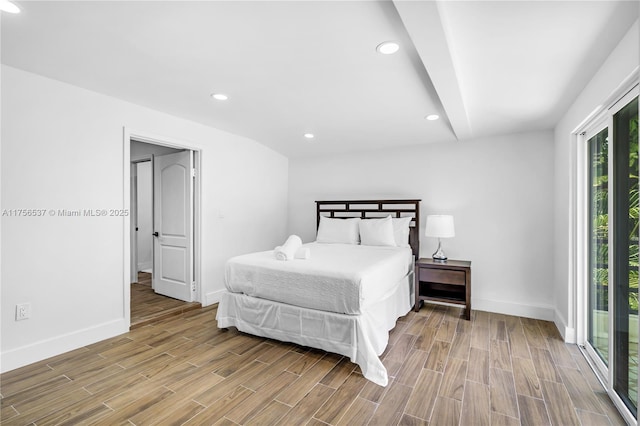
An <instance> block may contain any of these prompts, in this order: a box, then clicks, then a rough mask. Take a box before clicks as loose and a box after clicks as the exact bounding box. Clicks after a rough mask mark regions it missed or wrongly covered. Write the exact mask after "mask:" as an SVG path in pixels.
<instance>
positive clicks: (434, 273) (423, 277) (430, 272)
mask: <svg viewBox="0 0 640 426" xmlns="http://www.w3.org/2000/svg"><path fill="white" fill-rule="evenodd" d="M420 281H426V282H432V283H442V284H453V285H465V281H466V277H465V273H464V271H452V270H449V269H426V268H420Z"/></svg>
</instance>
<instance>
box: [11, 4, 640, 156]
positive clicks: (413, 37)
mask: <svg viewBox="0 0 640 426" xmlns="http://www.w3.org/2000/svg"><path fill="white" fill-rule="evenodd" d="M15 3H16V4H18V5H19V6H20V8H21V9H22V12H21V13H20V14H18V15H7V14H4V13H3V14H2V23H1V30H2V33H1V35H2V40H1V43H2V44H1V49H2V50H1V53H2V63H3V64H5V65H9V66H12V67H15V68H19V69H22V70H26V71H29V72H33V73H37V74H40V75H43V76H46V77H50V78H53V79H56V80H60V81H63V82H67V83H70V84H73V85H76V86H79V87H83V88H86V89H90V90H93V91H96V92H100V93H104V94H107V95H110V96H114V97H117V98H120V99H124V100H126V101H129V102H132V103H136V104H139V105H143V106H147V107H149V108H153V109H156V110H159V111H163V112H166V113H169V114H172V115H175V116H178V117H183V118H186V119H190V120H193V121H196V122H199V123H203V124H206V125H209V126H212V127H216V128H218V129H221V130H226V131H229V132H232V133H235V134H238V135H242V136H246V137H248V138H251V139H254V140H256V141H258V142H260V143H263V144H265V145H267V146H269V147H271V148H273V149H274V150H276V151H278V152H281V153H282V154H284V155H286V156H289V157H300V156H312V155H323V154H332V153H339V152H347V151H363V150H371V149H381V148H388V147H396V146H404V145H416V144H425V143H432V142H447V143H455V142H456V141H463V140H469V139H476V138H484V137H490V136H492V135H497V134H506V133H514V132H524V131H530V130H543V129H551V128H553V127H554V125H555V123H556V122H557V121H558V120H559V118H560V117H561V115H562V114H563V113H564V112H565V111H566V109H567V108H568V107H569V105H570V104H571V102H572V101H573V100H574V99H575V97H576V96H577V95H578V94H579V93H580V91H581V90H582V88H584V86H585V85H586V84H587V82H588V81H589V80H590V78H591V77H592V76H593V75H594V73H595V72H596V70H597V69H598V67H599V66H600V65H601V64H602V63H603V61H604V60H605V59H606V57H607V56H608V54H609V53H610V52H611V50H612V49H613V48H614V47H615V45H616V44H617V43H618V42H619V40H620V39H621V38H622V37H623V36H624V34H625V33H626V32H627V31H628V29H629V27H630V26H631V25H632V24H633V22H634V21H635V20H637V19H638V16H639V10H640V3H639V2H636V1H602V2H600V1H566V2H565V1H496V2H485V1H469V2H467V1H438V2H433V1H393V2H392V1H342V2H338V1H256V2H249V1H235V2H231V1H229V2H226V1H194V2H187V1H173V2H172V1H157V2H156V1H140V2H135V1H127V2H124V1H106V2H100V1H75V2H74V1H71V2H58V1H43V2H37V1H15ZM387 40H395V41H397V42H398V43H399V44H400V50H399V51H398V52H397V53H396V54H393V55H381V54H379V53H378V52H376V46H377V45H378V44H379V43H381V42H383V41H387ZM212 93H224V94H227V95H228V96H229V99H228V100H227V101H216V100H213V99H212V98H211V97H210V95H211V94H212ZM429 114H439V115H440V117H441V118H440V119H439V120H436V121H428V120H425V116H427V115H429ZM305 133H313V134H314V135H315V138H314V139H312V140H308V139H306V138H305V137H304V136H303V135H304V134H305Z"/></svg>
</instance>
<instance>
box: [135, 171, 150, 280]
mask: <svg viewBox="0 0 640 426" xmlns="http://www.w3.org/2000/svg"><path fill="white" fill-rule="evenodd" d="M136 167H137V173H136V176H137V188H136V191H137V192H136V194H137V196H138V202H137V205H136V207H137V210H138V212H137V216H138V217H137V220H138V232H137V233H136V234H137V237H138V253H137V254H138V256H137V261H138V265H137V269H138V271H142V270H145V269H151V268H152V267H153V236H152V235H151V234H152V233H153V186H152V185H153V180H152V173H153V171H152V170H151V161H145V162H144V163H137V164H136ZM138 271H136V272H138Z"/></svg>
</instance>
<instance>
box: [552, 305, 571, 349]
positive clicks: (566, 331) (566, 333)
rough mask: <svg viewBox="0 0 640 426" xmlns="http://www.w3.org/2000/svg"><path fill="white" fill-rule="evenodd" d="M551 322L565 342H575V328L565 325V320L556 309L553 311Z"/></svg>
mask: <svg viewBox="0 0 640 426" xmlns="http://www.w3.org/2000/svg"><path fill="white" fill-rule="evenodd" d="M553 322H554V323H555V325H556V327H557V328H558V331H559V332H560V334H561V335H562V338H563V339H564V341H565V342H566V343H576V329H575V328H573V327H567V321H566V320H565V319H564V317H563V316H562V314H561V313H560V312H558V310H557V309H556V310H555V311H554V316H553Z"/></svg>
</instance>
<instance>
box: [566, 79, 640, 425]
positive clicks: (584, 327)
mask: <svg viewBox="0 0 640 426" xmlns="http://www.w3.org/2000/svg"><path fill="white" fill-rule="evenodd" d="M638 95H639V86H638V83H637V82H636V83H635V84H633V85H632V87H631V88H630V89H629V90H627V91H626V92H623V95H622V96H619V97H617V99H616V100H615V101H614V102H612V103H611V104H610V105H609V106H608V108H606V109H603V110H602V111H601V112H599V113H596V114H593V115H592V117H591V118H590V119H589V120H588V122H587V124H585V125H583V126H582V128H581V129H580V130H578V131H577V132H576V140H577V151H576V152H577V155H578V161H577V168H576V174H577V177H578V182H579V190H578V191H577V192H576V207H577V209H576V216H577V217H576V219H577V232H576V243H577V244H576V254H577V267H576V270H575V272H576V278H577V282H578V286H577V292H576V302H577V303H576V313H577V319H578V321H577V330H576V331H577V335H576V337H577V342H578V345H579V347H580V349H581V350H582V352H583V354H584V355H585V357H586V359H587V361H588V362H589V364H590V365H591V367H592V368H593V369H594V371H595V373H596V375H597V376H598V379H599V380H600V382H601V383H602V385H603V386H604V388H605V390H606V391H607V394H608V395H609V397H610V398H611V400H612V401H613V403H614V405H615V406H616V408H617V409H618V411H619V412H620V414H621V415H622V416H623V418H624V419H625V421H626V422H627V423H628V424H632V425H638V421H637V419H636V418H635V417H634V416H633V414H632V413H631V412H630V411H629V409H628V408H627V406H626V405H625V403H624V402H623V401H622V399H621V398H620V396H619V395H618V394H617V392H616V391H615V390H614V383H615V379H614V374H615V366H614V362H615V361H614V359H613V357H614V356H613V354H614V343H615V342H614V323H615V315H616V312H615V306H614V305H615V303H614V301H615V295H614V288H615V284H614V283H615V267H614V263H613V262H614V259H615V256H616V253H615V250H616V241H615V232H614V228H613V219H614V214H613V212H614V210H613V209H614V184H615V182H614V180H615V176H614V164H613V163H614V161H615V159H614V156H613V144H614V143H615V142H614V140H613V120H614V115H615V114H616V113H617V112H618V111H620V110H621V109H622V108H624V107H625V106H626V105H627V104H628V103H629V102H631V101H633V99H634V98H635V97H638ZM604 128H608V132H607V135H608V138H609V143H608V176H609V178H608V192H609V197H608V232H609V239H608V250H609V252H608V262H609V267H608V280H609V285H608V296H609V297H608V309H609V315H608V323H609V333H608V335H609V339H608V348H609V349H608V358H609V360H608V364H605V363H604V362H603V361H602V360H601V359H600V356H599V355H598V354H597V352H596V350H595V349H594V348H593V347H592V346H591V344H590V343H589V341H588V337H589V336H588V330H589V329H588V324H589V315H591V313H590V312H589V302H588V300H589V299H588V298H589V291H590V289H589V286H590V283H591V280H590V274H591V271H590V270H589V256H590V249H589V247H590V246H589V241H590V235H589V229H590V224H589V213H588V212H589V209H590V205H589V185H590V182H589V176H590V174H589V173H590V167H591V165H590V162H589V160H590V159H589V149H588V144H587V142H588V140H589V139H590V138H591V137H593V136H594V135H596V134H597V133H598V132H600V131H602V130H603V129H604ZM639 328H640V327H639ZM639 332H640V330H639ZM639 377H640V375H639ZM638 384H639V385H640V380H639V383H638ZM638 388H639V389H640V386H639V387H638ZM639 399H640V398H639ZM636 406H638V401H636Z"/></svg>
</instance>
